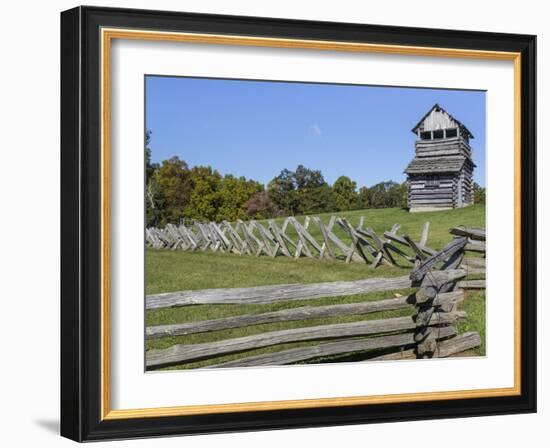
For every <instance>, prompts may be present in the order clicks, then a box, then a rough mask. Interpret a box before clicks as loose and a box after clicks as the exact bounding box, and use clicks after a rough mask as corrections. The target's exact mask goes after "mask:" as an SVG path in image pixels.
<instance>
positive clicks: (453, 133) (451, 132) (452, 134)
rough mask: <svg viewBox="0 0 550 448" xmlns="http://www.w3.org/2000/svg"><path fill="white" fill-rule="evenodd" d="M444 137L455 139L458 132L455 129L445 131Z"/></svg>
mask: <svg viewBox="0 0 550 448" xmlns="http://www.w3.org/2000/svg"><path fill="white" fill-rule="evenodd" d="M445 135H446V136H447V138H449V137H456V136H457V135H458V132H457V130H456V129H447V130H446V131H445Z"/></svg>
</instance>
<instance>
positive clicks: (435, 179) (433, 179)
mask: <svg viewBox="0 0 550 448" xmlns="http://www.w3.org/2000/svg"><path fill="white" fill-rule="evenodd" d="M425 185H426V188H438V187H439V176H437V175H432V176H429V177H428V178H427V179H426V184H425Z"/></svg>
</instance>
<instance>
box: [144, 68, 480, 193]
mask: <svg viewBox="0 0 550 448" xmlns="http://www.w3.org/2000/svg"><path fill="white" fill-rule="evenodd" d="M145 92H146V127H147V129H149V130H151V131H152V133H153V134H152V136H151V149H152V160H153V161H154V162H160V161H162V160H164V159H167V158H169V157H171V156H173V155H177V156H179V157H180V158H181V159H183V160H185V161H186V162H187V163H188V164H189V166H195V165H210V166H212V167H213V168H215V169H217V170H218V171H220V172H221V173H222V174H234V175H236V176H245V177H247V178H252V179H255V180H257V181H260V182H262V183H264V184H266V183H267V182H269V181H270V180H271V179H272V178H273V177H275V176H276V175H277V174H279V172H280V171H281V170H282V169H284V168H288V169H291V170H294V169H295V168H296V167H297V166H298V165H299V164H302V165H304V166H306V167H308V168H311V169H317V170H321V172H322V173H323V175H324V177H325V180H326V181H327V182H329V183H331V184H332V183H333V182H334V181H335V180H336V179H337V178H338V177H339V176H341V175H346V176H348V177H350V178H352V179H353V180H355V181H356V182H357V185H358V187H361V186H364V185H366V186H371V185H373V184H375V183H377V182H381V181H385V180H394V181H397V182H402V181H403V180H405V175H404V174H403V170H404V169H405V167H406V165H407V163H408V162H409V161H410V160H411V159H412V158H413V156H414V142H415V135H414V134H413V133H412V132H411V129H412V128H413V126H414V125H415V124H416V123H417V122H418V121H419V120H420V119H421V118H422V117H423V115H424V114H425V113H426V112H427V111H428V110H429V109H430V108H431V106H433V104H434V103H439V104H440V105H441V106H442V107H443V108H444V109H445V110H446V111H447V112H449V113H450V114H452V115H453V116H455V117H456V118H457V119H458V120H460V121H461V122H462V123H463V124H464V125H466V127H468V129H470V131H471V132H472V133H473V135H474V137H475V138H474V139H473V140H471V141H470V144H471V146H472V149H473V157H474V162H475V163H476V165H477V168H476V169H475V171H474V180H475V181H476V182H478V183H479V184H480V185H482V186H484V185H485V92H479V91H462V90H442V89H418V88H402V87H376V86H350V85H337V84H309V83H287V82H268V81H248V80H222V79H197V78H181V77H160V76H147V77H146V90H145Z"/></svg>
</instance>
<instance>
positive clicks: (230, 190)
mask: <svg viewBox="0 0 550 448" xmlns="http://www.w3.org/2000/svg"><path fill="white" fill-rule="evenodd" d="M262 190H263V186H262V185H261V184H260V183H259V182H256V181H253V180H246V179H245V178H244V177H239V178H237V177H235V176H232V175H230V174H228V175H226V176H224V177H223V179H222V181H221V184H220V189H219V191H218V197H219V205H218V209H217V210H216V214H215V220H216V221H218V222H219V221H223V220H228V221H235V220H237V219H246V218H247V213H246V205H245V204H246V202H247V201H248V200H249V199H250V198H251V197H252V196H254V195H255V194H257V193H259V192H261V191H262Z"/></svg>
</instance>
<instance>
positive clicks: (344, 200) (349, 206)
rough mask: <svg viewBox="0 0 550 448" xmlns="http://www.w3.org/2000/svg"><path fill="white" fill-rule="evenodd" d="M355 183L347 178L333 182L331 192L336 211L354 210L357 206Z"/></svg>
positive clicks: (341, 177)
mask: <svg viewBox="0 0 550 448" xmlns="http://www.w3.org/2000/svg"><path fill="white" fill-rule="evenodd" d="M356 188H357V183H356V182H354V181H353V180H351V179H350V178H349V177H347V176H340V177H339V178H338V179H336V182H334V185H333V186H332V191H333V194H334V201H335V203H336V208H337V210H340V211H344V210H354V209H355V208H357V205H358V196H357V191H356Z"/></svg>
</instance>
